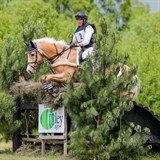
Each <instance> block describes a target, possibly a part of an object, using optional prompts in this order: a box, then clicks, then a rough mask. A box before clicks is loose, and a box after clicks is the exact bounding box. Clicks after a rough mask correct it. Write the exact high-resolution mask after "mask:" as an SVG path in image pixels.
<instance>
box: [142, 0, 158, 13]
mask: <svg viewBox="0 0 160 160" xmlns="http://www.w3.org/2000/svg"><path fill="white" fill-rule="evenodd" d="M141 1H142V2H145V3H149V4H150V9H151V12H157V11H158V10H160V0H141Z"/></svg>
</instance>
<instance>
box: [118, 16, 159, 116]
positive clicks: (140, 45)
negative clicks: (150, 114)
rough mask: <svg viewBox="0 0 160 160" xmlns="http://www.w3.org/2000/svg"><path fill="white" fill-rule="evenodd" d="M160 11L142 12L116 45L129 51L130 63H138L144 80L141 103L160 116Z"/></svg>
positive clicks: (131, 22) (139, 73) (140, 96)
mask: <svg viewBox="0 0 160 160" xmlns="http://www.w3.org/2000/svg"><path fill="white" fill-rule="evenodd" d="M158 19H160V14H159V13H155V14H142V16H139V17H136V19H133V20H132V21H130V22H129V24H128V26H127V28H126V30H124V31H123V32H122V33H121V42H120V43H119V45H118V47H117V49H118V50H119V51H122V52H126V51H127V52H128V54H129V56H130V60H129V64H130V65H132V64H133V63H135V62H136V63H137V64H138V66H139V70H138V73H137V74H138V76H139V78H140V80H141V93H140V95H139V96H138V101H139V103H142V104H143V105H145V106H148V107H149V108H150V109H151V110H153V111H154V112H155V113H156V114H158V115H159V116H160V113H159V106H160V99H159V98H160V85H159V79H160V75H159V74H158V71H159V67H160V66H159V64H160V57H159V56H160V54H159V51H160V45H159V44H160V38H159V25H160V22H159V21H158Z"/></svg>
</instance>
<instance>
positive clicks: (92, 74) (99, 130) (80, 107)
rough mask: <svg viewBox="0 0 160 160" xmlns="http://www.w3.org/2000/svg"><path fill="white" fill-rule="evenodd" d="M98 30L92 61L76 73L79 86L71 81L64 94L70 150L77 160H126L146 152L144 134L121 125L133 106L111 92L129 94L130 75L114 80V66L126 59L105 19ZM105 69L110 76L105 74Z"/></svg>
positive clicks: (128, 100)
mask: <svg viewBox="0 0 160 160" xmlns="http://www.w3.org/2000/svg"><path fill="white" fill-rule="evenodd" d="M100 27H101V31H100V32H99V34H98V35H97V39H96V41H97V43H96V45H95V48H94V54H93V57H91V59H89V60H87V61H86V62H84V63H83V64H82V66H81V69H80V71H79V82H80V84H81V85H80V86H79V87H76V88H74V87H73V82H72V81H71V80H70V81H69V83H68V86H67V93H66V94H64V105H65V106H66V107H67V110H68V113H69V115H70V117H71V119H72V123H73V128H74V131H72V132H71V134H70V136H71V139H72V144H71V145H70V148H71V151H72V153H73V155H74V156H75V157H76V159H84V160H85V159H86V160H87V159H93V157H94V158H98V159H99V160H103V159H105V160H106V159H127V158H128V157H131V156H136V155H139V154H143V153H144V152H145V151H147V148H144V147H143V144H144V143H145V142H146V140H147V133H145V131H144V130H142V129H141V127H140V126H135V125H133V124H126V123H124V122H123V121H122V117H123V115H124V112H125V111H128V110H130V109H132V107H133V104H132V101H131V100H130V97H129V95H128V96H121V95H119V96H115V95H113V91H114V90H117V91H124V90H127V91H129V90H130V88H131V87H132V86H133V85H134V83H133V80H132V75H133V72H132V71H131V72H129V73H126V74H125V73H124V74H123V75H122V76H120V77H119V78H117V67H116V64H117V62H119V61H121V62H125V61H126V56H125V55H123V54H120V53H119V54H118V53H117V51H116V49H115V46H116V44H117V41H116V39H117V38H116V37H118V36H117V35H116V34H115V33H114V32H112V31H111V30H109V29H108V28H107V24H106V21H105V20H104V19H102V20H101V21H100ZM106 68H107V69H108V70H110V71H111V72H110V73H108V74H107V73H106ZM118 71H119V70H118ZM126 80H128V81H126ZM142 132H144V134H142Z"/></svg>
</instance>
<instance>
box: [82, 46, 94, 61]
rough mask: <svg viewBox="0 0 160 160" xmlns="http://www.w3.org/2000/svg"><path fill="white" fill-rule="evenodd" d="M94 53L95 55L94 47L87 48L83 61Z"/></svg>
mask: <svg viewBox="0 0 160 160" xmlns="http://www.w3.org/2000/svg"><path fill="white" fill-rule="evenodd" d="M92 53H93V47H90V48H87V49H86V50H85V51H84V52H83V54H82V60H84V59H86V58H87V57H88V56H89V55H90V54H92Z"/></svg>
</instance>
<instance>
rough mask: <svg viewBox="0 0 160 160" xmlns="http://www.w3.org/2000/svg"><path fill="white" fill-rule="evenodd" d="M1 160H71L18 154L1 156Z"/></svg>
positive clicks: (60, 157) (61, 157)
mask: <svg viewBox="0 0 160 160" xmlns="http://www.w3.org/2000/svg"><path fill="white" fill-rule="evenodd" d="M0 160H69V159H68V158H65V157H63V156H58V157H57V156H56V157H55V156H43V157H42V156H41V157H34V156H19V155H16V154H0Z"/></svg>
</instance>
